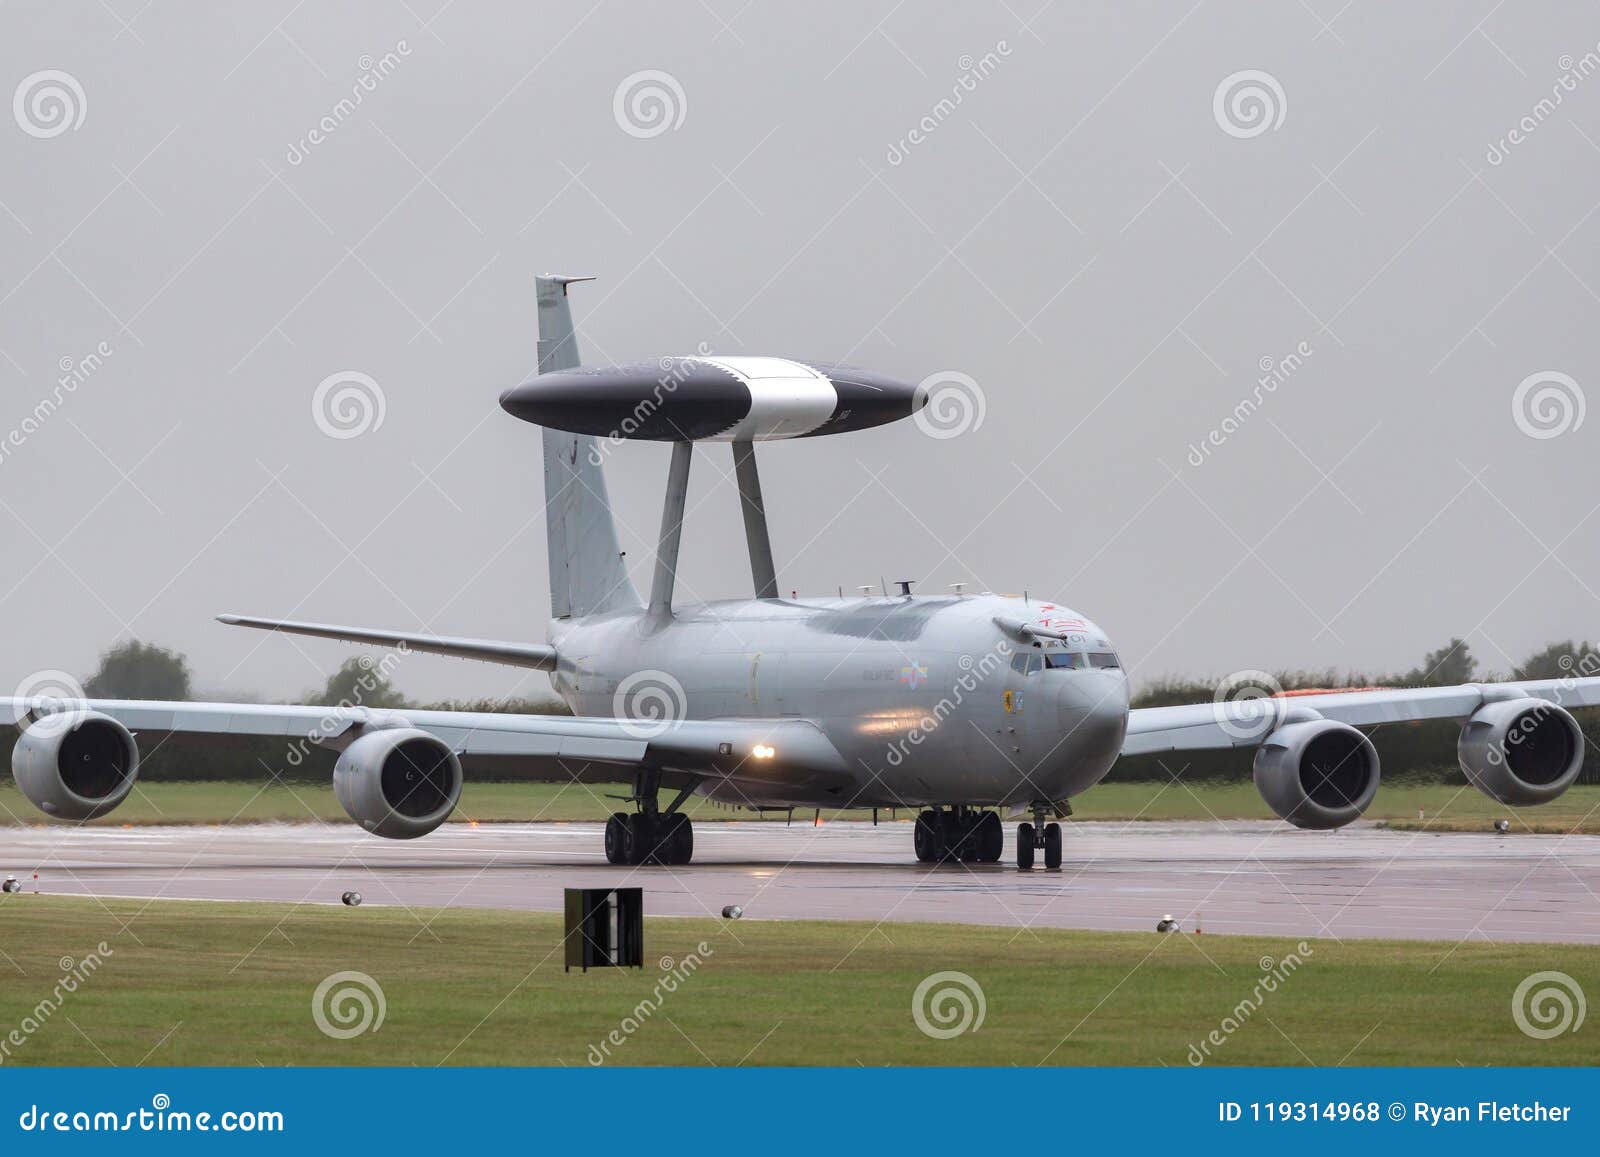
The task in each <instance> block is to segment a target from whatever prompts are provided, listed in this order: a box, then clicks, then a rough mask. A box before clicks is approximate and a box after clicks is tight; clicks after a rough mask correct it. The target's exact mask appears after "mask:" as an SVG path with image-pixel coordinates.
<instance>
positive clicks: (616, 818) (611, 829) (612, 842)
mask: <svg viewBox="0 0 1600 1157" xmlns="http://www.w3.org/2000/svg"><path fill="white" fill-rule="evenodd" d="M629 862H630V861H629V860H628V817H627V815H626V814H625V813H623V812H612V813H611V818H610V819H608V820H606V863H608V864H626V863H629Z"/></svg>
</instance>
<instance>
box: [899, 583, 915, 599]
mask: <svg viewBox="0 0 1600 1157" xmlns="http://www.w3.org/2000/svg"><path fill="white" fill-rule="evenodd" d="M916 581H917V580H916V579H895V580H894V582H895V586H897V587H899V588H900V594H901V595H902V596H903V597H905V598H908V599H909V598H910V597H911V584H912V583H914V582H916Z"/></svg>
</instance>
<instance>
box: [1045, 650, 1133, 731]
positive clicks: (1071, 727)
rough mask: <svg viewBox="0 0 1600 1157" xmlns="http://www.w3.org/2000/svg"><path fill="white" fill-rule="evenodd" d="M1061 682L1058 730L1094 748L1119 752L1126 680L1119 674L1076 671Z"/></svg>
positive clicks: (1125, 712) (1124, 719)
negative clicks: (1059, 727)
mask: <svg viewBox="0 0 1600 1157" xmlns="http://www.w3.org/2000/svg"><path fill="white" fill-rule="evenodd" d="M1078 674H1080V675H1082V676H1087V678H1078V679H1065V680H1062V681H1061V682H1062V687H1061V691H1060V693H1059V695H1058V698H1057V699H1056V711H1057V713H1058V715H1059V719H1060V725H1061V727H1062V728H1063V729H1064V730H1066V731H1068V732H1070V733H1072V734H1073V735H1074V737H1075V738H1080V737H1081V738H1082V739H1083V741H1084V743H1085V745H1086V746H1088V747H1092V748H1095V749H1099V748H1101V747H1107V746H1110V747H1113V748H1116V749H1120V748H1121V746H1122V735H1123V732H1124V730H1125V729H1126V728H1127V724H1128V681H1127V679H1125V678H1124V677H1123V675H1122V672H1121V671H1115V670H1112V671H1093V672H1090V671H1083V672H1078Z"/></svg>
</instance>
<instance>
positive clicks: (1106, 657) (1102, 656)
mask: <svg viewBox="0 0 1600 1157" xmlns="http://www.w3.org/2000/svg"><path fill="white" fill-rule="evenodd" d="M1089 666H1091V667H1095V668H1098V669H1103V670H1112V671H1117V670H1121V669H1122V664H1121V663H1120V662H1119V661H1118V660H1117V657H1116V656H1115V655H1113V654H1112V653H1111V652H1110V651H1092V652H1090V654H1089Z"/></svg>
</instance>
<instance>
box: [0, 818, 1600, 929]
mask: <svg viewBox="0 0 1600 1157" xmlns="http://www.w3.org/2000/svg"><path fill="white" fill-rule="evenodd" d="M1066 836H1067V839H1066V856H1067V860H1066V863H1065V864H1064V865H1063V867H1062V869H1061V870H1060V871H1059V872H1047V871H1044V870H1043V869H1041V868H1035V869H1034V870H1033V871H1031V872H1019V871H1018V870H1017V869H1016V868H1015V867H1014V866H1011V865H1007V864H985V865H947V866H942V867H932V866H929V865H925V864H918V863H916V862H915V861H914V860H913V859H912V856H911V827H910V825H909V824H905V823H897V824H885V825H883V826H881V827H878V828H873V827H872V826H871V825H870V824H861V823H835V824H828V825H824V826H823V827H821V828H812V827H810V826H809V825H803V824H796V825H795V826H793V827H785V826H784V825H782V824H778V823H770V822H769V823H702V824H697V825H696V826H695V844H696V847H695V862H694V864H693V865H692V866H689V867H684V868H660V867H650V868H618V867H611V866H610V865H607V864H606V863H605V858H604V856H603V854H602V852H601V828H600V825H598V824H484V825H482V826H479V827H470V826H467V825H464V824H447V825H445V827H444V828H442V829H440V830H439V831H437V832H435V833H433V834H432V835H430V836H427V837H424V838H423V839H420V840H414V841H388V840H382V839H378V838H376V837H373V836H368V835H365V834H363V833H362V832H360V831H359V830H358V829H356V828H355V827H353V826H350V825H255V826H247V827H227V828H221V827H167V828H152V827H141V828H129V829H119V828H104V827H95V828H72V827H66V826H62V827H40V828H5V829H0V874H4V873H15V874H16V875H17V877H18V878H19V879H21V880H23V881H24V884H25V887H26V889H27V890H28V891H32V890H33V889H34V887H35V884H34V881H33V880H32V879H31V876H32V874H33V873H34V872H35V871H37V872H38V873H39V881H38V885H37V886H38V887H39V888H40V889H41V890H43V891H45V892H49V893H57V894H61V893H67V894H92V895H99V896H131V897H149V898H166V899H205V900H277V901H291V902H295V903H315V904H328V903H338V902H339V896H340V893H341V892H343V891H345V890H346V889H354V890H356V891H359V892H361V893H362V894H363V896H364V898H365V902H366V903H368V904H398V905H405V906H408V907H413V908H422V907H448V906H468V907H479V908H511V909H524V910H531V911H559V910H560V908H561V902H562V889H563V888H566V887H580V886H588V887H593V886H618V885H622V884H628V885H642V886H643V887H644V889H645V911H646V912H647V913H649V914H652V915H669V916H714V915H717V914H718V913H720V911H721V910H722V908H723V906H724V905H729V904H737V905H740V906H741V907H743V909H744V912H745V918H747V919H829V920H864V921H880V920H922V921H950V922H957V923H970V924H994V925H1000V926H1006V927H1016V928H1027V927H1040V928H1097V929H1113V930H1138V931H1144V930H1149V929H1152V928H1153V927H1154V925H1155V922H1156V921H1157V919H1159V918H1160V917H1161V916H1162V915H1163V914H1165V913H1168V912H1170V913H1172V914H1173V915H1175V916H1177V917H1178V919H1179V920H1180V922H1181V923H1182V926H1183V927H1184V928H1185V929H1186V930H1190V931H1192V930H1194V929H1196V928H1197V927H1203V930H1204V931H1205V932H1207V933H1249V934H1267V935H1288V936H1296V937H1313V936H1336V937H1339V938H1341V939H1343V938H1348V937H1402V938H1408V939H1433V940H1452V941H1457V940H1463V939H1473V940H1549V941H1573V942H1584V943H1597V942H1600V837H1597V836H1564V837H1563V836H1535V835H1507V836H1496V835H1490V834H1484V835H1477V834H1437V835H1434V834H1426V833H1409V832H1390V831H1384V830H1381V829H1378V828H1375V827H1372V826H1370V825H1355V826H1353V827H1350V828H1346V829H1344V830H1343V831H1339V832H1301V831H1296V830H1294V829H1292V828H1289V827H1287V826H1286V825H1282V824H1277V823H1257V822H1237V823H1216V822H1207V823H1135V824H1120V823H1083V822H1074V823H1071V824H1069V825H1068V827H1067V832H1066ZM1011 840H1012V834H1011V832H1009V831H1008V833H1007V837H1006V851H1007V856H1008V857H1009V856H1010V855H1011V854H1012V850H1011Z"/></svg>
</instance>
